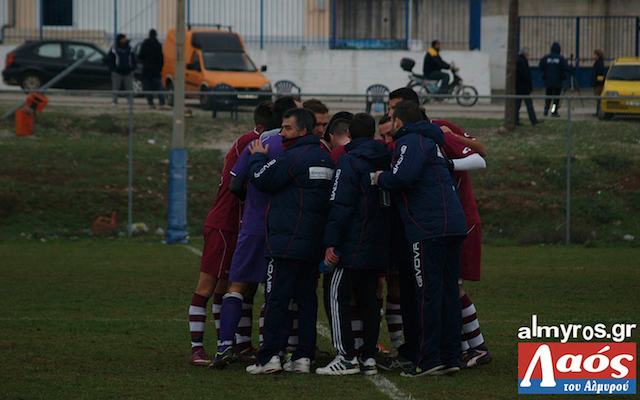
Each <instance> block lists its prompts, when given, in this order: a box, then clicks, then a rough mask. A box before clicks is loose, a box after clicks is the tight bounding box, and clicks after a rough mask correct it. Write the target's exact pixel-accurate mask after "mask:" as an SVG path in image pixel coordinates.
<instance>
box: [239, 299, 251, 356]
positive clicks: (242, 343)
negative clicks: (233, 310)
mask: <svg viewBox="0 0 640 400" xmlns="http://www.w3.org/2000/svg"><path fill="white" fill-rule="evenodd" d="M252 322H253V298H250V299H244V300H243V301H242V318H240V322H239V323H238V328H237V329H236V347H235V349H236V351H237V352H241V351H243V350H245V349H248V348H249V347H251V328H252V325H253V323H252Z"/></svg>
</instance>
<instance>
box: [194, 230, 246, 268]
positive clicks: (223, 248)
mask: <svg viewBox="0 0 640 400" xmlns="http://www.w3.org/2000/svg"><path fill="white" fill-rule="evenodd" d="M236 240H238V234H237V233H234V232H229V231H223V230H220V229H215V228H211V227H209V226H206V227H205V228H204V249H203V250H202V261H201V262H200V271H202V272H204V273H206V274H209V275H213V276H215V277H217V278H219V279H224V280H229V268H230V267H231V259H232V258H233V252H234V251H235V249H236Z"/></svg>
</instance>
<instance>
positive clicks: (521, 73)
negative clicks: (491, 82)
mask: <svg viewBox="0 0 640 400" xmlns="http://www.w3.org/2000/svg"><path fill="white" fill-rule="evenodd" d="M528 58H529V50H528V49H527V48H523V49H522V50H520V54H519V55H518V63H517V64H516V94H518V95H524V94H526V95H528V94H531V92H532V91H533V85H532V84H531V70H530V69H529V61H528V60H527V59H528ZM522 100H524V104H525V105H526V106H527V113H528V114H529V121H531V125H535V124H537V123H538V119H537V118H536V112H535V110H534V109H533V101H531V98H530V97H525V98H521V97H519V98H517V99H516V125H520V106H521V105H522Z"/></svg>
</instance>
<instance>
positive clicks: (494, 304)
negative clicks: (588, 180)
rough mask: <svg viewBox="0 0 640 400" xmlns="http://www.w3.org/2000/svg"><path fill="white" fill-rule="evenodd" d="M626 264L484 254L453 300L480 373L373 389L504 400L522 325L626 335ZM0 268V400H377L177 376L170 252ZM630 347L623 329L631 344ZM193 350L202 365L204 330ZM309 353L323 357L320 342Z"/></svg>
mask: <svg viewBox="0 0 640 400" xmlns="http://www.w3.org/2000/svg"><path fill="white" fill-rule="evenodd" d="M193 245H194V246H196V247H201V242H196V243H195V244H193ZM639 258H640V249H636V248H605V249H600V248H596V249H593V248H584V247H561V246H529V247H492V246H485V249H484V254H483V277H482V281H481V282H478V283H471V282H470V283H468V284H466V285H465V287H466V289H467V291H468V292H469V294H470V296H471V298H472V299H473V301H474V303H475V304H476V306H477V309H478V315H479V318H480V323H481V326H482V329H483V333H484V335H485V338H486V340H487V344H488V346H489V347H490V349H491V351H492V353H493V355H494V362H493V363H492V364H490V365H487V366H484V367H481V368H475V369H472V370H468V371H463V372H461V373H459V374H458V375H456V376H455V377H436V378H425V379H415V380H407V379H406V378H401V377H399V376H398V373H396V372H392V373H387V372H383V376H384V377H385V378H387V379H388V380H390V381H391V382H393V383H394V384H395V385H396V386H397V387H398V388H399V389H400V390H401V391H402V392H403V393H405V394H407V395H409V394H411V395H412V396H414V397H415V398H417V399H458V398H459V399H513V398H515V397H516V396H517V343H518V342H519V341H518V339H517V332H518V328H519V327H520V326H529V324H530V318H531V315H532V314H536V315H538V317H539V321H540V323H541V324H549V325H550V324H560V323H569V322H573V323H579V324H583V325H586V324H595V323H597V322H604V323H606V324H607V325H608V326H611V325H612V324H613V323H617V322H626V323H636V324H637V323H639V322H640V309H639V308H638V307H637V301H638V292H639V291H640V270H639V269H638V268H637V260H638V259H639ZM0 260H2V263H0V304H1V308H0V310H1V314H0V359H1V360H2V362H0V376H1V377H2V379H0V398H3V399H41V398H42V399H45V398H46V399H48V398H51V399H54V398H55V399H62V398H64V399H71V398H134V399H139V398H167V399H174V398H216V399H217V398H220V399H223V398H229V399H246V398H261V399H281V398H292V397H296V398H297V397H302V396H304V398H308V399H323V400H326V399H337V398H351V399H378V398H384V396H383V395H382V394H381V393H380V392H378V391H377V390H376V389H375V386H374V385H373V384H372V383H371V382H369V381H368V380H366V379H365V378H363V377H360V376H353V377H344V378H340V377H337V378H336V377H321V376H316V375H303V376H300V375H297V376H296V375H290V374H284V375H278V376H256V377H251V376H248V375H247V374H246V373H245V372H244V371H243V370H242V369H243V367H242V366H241V365H237V364H234V365H232V366H230V367H229V368H228V369H226V370H224V371H211V370H208V369H205V368H198V367H193V366H190V365H189V364H188V362H187V360H188V356H189V333H188V324H187V309H188V305H189V301H190V299H191V295H192V292H193V290H194V287H195V283H196V280H197V276H198V265H199V259H198V257H197V256H196V255H194V254H193V253H192V252H190V251H188V250H187V249H185V248H183V247H182V246H178V245H176V246H166V245H162V244H160V243H158V242H153V243H151V242H149V241H143V240H138V239H134V240H125V239H116V240H107V239H81V240H71V239H58V240H50V241H47V242H46V243H42V242H40V241H36V240H31V241H27V240H17V239H12V240H5V241H4V242H2V243H0ZM258 299H259V300H261V296H258ZM320 321H321V323H324V324H326V317H325V316H324V312H321V313H320ZM254 333H256V332H254ZM639 338H640V336H639V334H638V329H636V330H635V331H634V335H633V338H632V339H631V341H634V342H638V339H639ZM381 341H382V342H383V343H387V342H388V336H387V335H386V331H385V330H384V329H383V332H382V334H381ZM254 342H255V338H254ZM205 343H206V344H207V346H208V349H209V350H210V351H213V349H214V343H215V334H214V329H213V321H212V320H211V318H209V319H208V321H207V335H206V336H205ZM319 346H320V347H321V348H322V349H324V350H330V349H331V345H330V343H329V341H328V340H326V339H325V338H322V337H319ZM327 361H328V360H319V363H325V362H327ZM530 398H538V397H537V396H530ZM549 398H555V397H549ZM616 398H618V397H616ZM620 398H625V396H621V397H620ZM627 398H631V397H627Z"/></svg>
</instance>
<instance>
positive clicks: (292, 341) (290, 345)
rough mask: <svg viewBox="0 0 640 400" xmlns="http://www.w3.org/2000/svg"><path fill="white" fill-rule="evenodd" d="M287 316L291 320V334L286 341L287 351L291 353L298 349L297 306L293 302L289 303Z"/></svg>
mask: <svg viewBox="0 0 640 400" xmlns="http://www.w3.org/2000/svg"><path fill="white" fill-rule="evenodd" d="M289 315H290V316H289V318H290V319H291V333H290V334H289V339H288V340H287V350H288V351H290V352H291V353H293V352H295V351H296V349H297V348H298V304H297V303H296V302H294V301H292V302H291V303H289Z"/></svg>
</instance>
